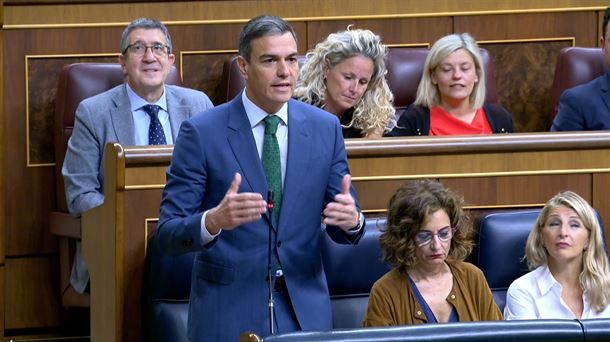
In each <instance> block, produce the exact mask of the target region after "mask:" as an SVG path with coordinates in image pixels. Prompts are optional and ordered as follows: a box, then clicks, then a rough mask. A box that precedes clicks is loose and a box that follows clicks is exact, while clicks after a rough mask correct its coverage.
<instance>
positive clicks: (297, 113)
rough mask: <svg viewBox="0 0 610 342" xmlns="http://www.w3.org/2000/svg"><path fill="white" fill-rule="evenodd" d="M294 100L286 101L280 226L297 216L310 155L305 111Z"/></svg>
mask: <svg viewBox="0 0 610 342" xmlns="http://www.w3.org/2000/svg"><path fill="white" fill-rule="evenodd" d="M299 104H300V103H298V102H297V101H296V100H290V101H289V102H288V156H287V160H286V175H285V177H284V192H283V198H282V214H281V215H280V226H284V225H286V224H289V223H290V222H289V220H290V218H294V217H298V213H297V212H296V211H297V210H302V208H298V206H299V203H301V202H300V201H298V200H297V199H298V198H299V197H300V193H301V191H303V190H305V189H303V186H302V185H301V184H302V182H301V180H302V179H304V178H305V177H307V168H308V166H309V160H310V155H311V144H312V143H313V142H312V141H311V139H310V134H311V132H310V126H309V125H308V122H307V113H306V112H305V111H304V110H302V109H300V108H299V107H302V106H299Z"/></svg>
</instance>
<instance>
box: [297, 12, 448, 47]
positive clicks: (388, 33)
mask: <svg viewBox="0 0 610 342" xmlns="http://www.w3.org/2000/svg"><path fill="white" fill-rule="evenodd" d="M452 24H453V18H452V17H434V18H404V19H368V20H362V19H361V20H332V21H319V22H315V21H313V22H310V23H309V24H308V30H307V49H308V50H309V49H313V48H314V46H315V45H316V44H317V43H318V42H320V41H322V40H324V39H325V38H326V36H328V34H330V33H333V32H337V31H342V30H345V29H347V26H348V25H353V27H354V28H361V29H369V30H371V31H373V32H375V33H377V34H379V35H380V36H381V38H382V41H383V42H384V43H385V44H431V43H433V42H434V41H435V40H437V39H438V38H439V37H442V36H444V35H447V34H450V33H451V32H452V30H453V29H452Z"/></svg>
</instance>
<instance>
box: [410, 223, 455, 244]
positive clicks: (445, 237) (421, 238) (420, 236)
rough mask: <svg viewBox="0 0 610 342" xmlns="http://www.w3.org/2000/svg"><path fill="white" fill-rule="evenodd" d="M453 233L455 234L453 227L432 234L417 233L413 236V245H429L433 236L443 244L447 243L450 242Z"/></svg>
mask: <svg viewBox="0 0 610 342" xmlns="http://www.w3.org/2000/svg"><path fill="white" fill-rule="evenodd" d="M454 233H455V228H453V227H445V228H443V229H441V230H439V231H438V232H437V233H432V232H429V231H421V232H417V234H415V243H416V244H417V246H418V247H422V246H425V245H427V244H429V243H430V241H432V238H433V237H434V236H435V235H436V236H438V239H439V240H441V241H443V242H447V241H449V240H451V238H452V237H453V234H454Z"/></svg>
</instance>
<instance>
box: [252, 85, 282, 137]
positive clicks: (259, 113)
mask: <svg viewBox="0 0 610 342" xmlns="http://www.w3.org/2000/svg"><path fill="white" fill-rule="evenodd" d="M241 100H242V102H243V104H244V109H245V110H246V115H248V121H250V127H252V128H254V126H256V125H258V124H259V123H260V122H261V121H263V120H264V119H265V118H266V117H267V115H269V113H267V112H265V111H264V110H263V109H261V108H260V107H258V106H257V105H256V104H254V102H252V100H250V99H249V98H248V96H247V95H246V90H245V89H244V91H242V93H241ZM273 114H274V115H277V117H279V118H280V120H281V121H282V123H283V124H284V125H286V126H288V103H284V105H283V106H282V107H281V108H280V110H278V111H277V112H276V113H273Z"/></svg>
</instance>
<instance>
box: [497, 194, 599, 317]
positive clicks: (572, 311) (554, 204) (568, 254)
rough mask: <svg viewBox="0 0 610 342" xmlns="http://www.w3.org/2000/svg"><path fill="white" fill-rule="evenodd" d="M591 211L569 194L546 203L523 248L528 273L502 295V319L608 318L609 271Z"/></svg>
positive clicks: (580, 200) (588, 206) (580, 199)
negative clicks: (504, 302)
mask: <svg viewBox="0 0 610 342" xmlns="http://www.w3.org/2000/svg"><path fill="white" fill-rule="evenodd" d="M602 241H603V239H602V234H601V229H600V226H599V223H598V221H597V216H596V215H595V211H594V210H593V208H591V206H590V205H589V203H587V201H585V200H584V199H583V198H582V197H580V196H579V195H577V194H576V193H574V192H572V191H565V192H560V193H559V194H557V195H555V196H554V197H553V198H551V199H550V200H549V201H548V202H547V203H546V205H545V206H544V208H543V209H542V212H541V213H540V215H539V216H538V220H537V221H536V223H535V224H534V228H532V230H531V232H530V234H529V236H528V238H527V242H526V245H525V256H526V258H527V264H528V266H529V268H530V269H532V270H533V271H531V272H529V273H527V274H525V275H524V276H522V277H520V278H518V279H517V280H515V281H514V282H513V283H512V284H511V285H510V287H509V288H508V292H507V294H506V307H505V308H504V317H505V319H537V318H543V319H551V318H553V319H555V318H556V319H563V318H565V319H575V318H576V319H587V318H610V305H609V304H610V271H609V269H608V256H607V255H606V251H605V250H604V247H603V242H602Z"/></svg>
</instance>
